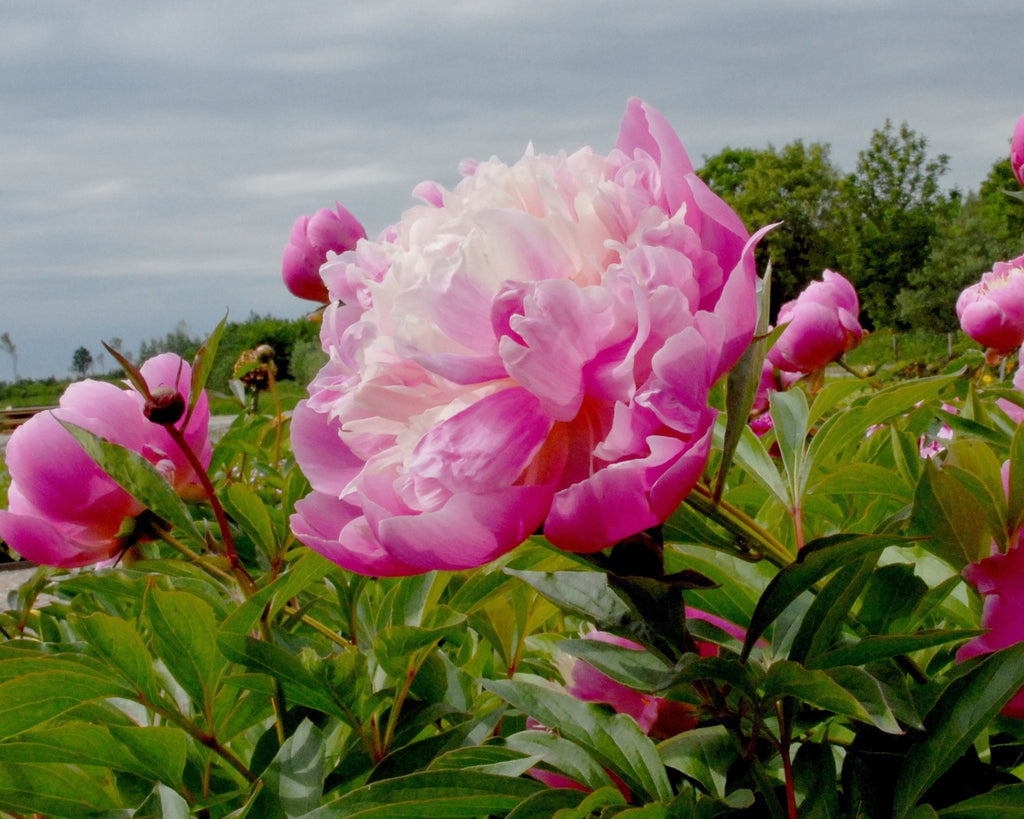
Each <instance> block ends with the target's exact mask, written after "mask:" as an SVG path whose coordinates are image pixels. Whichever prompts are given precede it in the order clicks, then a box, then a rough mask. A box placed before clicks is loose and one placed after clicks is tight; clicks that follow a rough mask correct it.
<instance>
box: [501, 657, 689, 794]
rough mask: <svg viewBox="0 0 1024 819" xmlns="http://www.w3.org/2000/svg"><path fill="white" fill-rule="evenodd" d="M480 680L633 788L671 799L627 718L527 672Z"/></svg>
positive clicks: (654, 758)
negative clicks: (588, 752) (557, 732)
mask: <svg viewBox="0 0 1024 819" xmlns="http://www.w3.org/2000/svg"><path fill="white" fill-rule="evenodd" d="M482 684H483V686H484V688H486V689H487V690H488V691H491V692H492V693H494V694H497V695H498V696H499V697H501V698H502V699H504V700H505V701H506V702H509V703H511V704H512V705H513V706H515V707H516V708H518V709H519V710H521V711H523V712H524V713H526V714H529V715H530V716H532V717H533V718H534V719H536V720H537V721H538V722H540V723H541V724H542V725H545V726H547V727H548V728H551V729H554V730H557V731H559V732H560V733H561V734H562V735H563V736H564V737H566V738H567V739H571V740H572V741H573V742H577V743H579V744H580V745H581V746H583V747H584V748H586V749H587V750H589V751H590V752H591V753H592V754H593V755H594V756H595V757H596V758H597V759H598V761H599V762H601V763H602V764H603V765H606V766H607V767H609V768H611V769H612V770H613V771H615V773H616V774H618V775H619V776H620V777H621V778H622V780H623V781H624V782H625V783H626V784H627V785H629V787H630V789H631V790H633V791H634V792H635V793H637V794H639V795H641V796H645V797H647V798H651V799H657V800H663V801H664V800H668V799H670V798H671V796H672V789H671V786H670V785H669V782H668V777H667V776H666V775H665V768H664V766H663V765H662V763H661V759H660V758H659V757H658V753H657V751H656V750H655V748H654V744H653V743H652V742H651V739H650V738H649V737H648V736H647V735H646V734H644V733H643V731H641V730H640V728H639V726H638V725H637V724H636V722H635V720H633V719H632V718H631V717H627V716H625V715H624V714H609V713H608V712H607V711H606V710H605V709H603V708H600V707H598V706H596V705H593V704H592V703H588V702H582V701H580V700H577V699H576V698H575V697H572V696H570V695H569V694H566V693H565V692H564V691H562V690H561V689H559V688H557V687H556V686H554V685H552V684H551V683H549V682H548V681H547V680H543V679H541V678H539V677H532V676H531V675H526V674H523V675H517V676H516V678H514V679H512V680H484V681H483V682H482Z"/></svg>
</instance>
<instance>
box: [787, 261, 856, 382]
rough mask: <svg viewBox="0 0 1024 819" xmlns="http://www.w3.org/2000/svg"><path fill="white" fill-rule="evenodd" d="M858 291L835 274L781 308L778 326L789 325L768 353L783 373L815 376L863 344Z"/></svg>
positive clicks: (813, 283)
mask: <svg viewBox="0 0 1024 819" xmlns="http://www.w3.org/2000/svg"><path fill="white" fill-rule="evenodd" d="M859 313H860V304H859V302H858V300H857V291H856V290H855V289H854V288H853V285H852V284H850V282H849V281H847V279H846V278H845V277H844V276H841V275H840V274H839V273H835V272H833V271H831V270H826V271H824V273H823V274H822V279H821V281H815V282H811V283H810V284H809V285H808V286H807V287H806V288H804V290H803V291H802V292H801V293H800V295H799V296H797V297H796V299H794V300H793V301H789V302H786V303H785V304H784V305H782V307H781V308H779V317H778V324H788V326H787V327H786V329H785V330H783V331H782V334H781V335H780V336H779V337H778V338H777V339H776V340H775V344H773V345H772V348H771V350H769V351H768V360H769V361H770V362H771V363H772V364H774V365H775V366H776V367H778V368H779V369H780V370H784V371H787V372H797V373H812V372H814V371H815V370H820V369H821V368H822V367H824V366H825V365H826V364H830V363H831V362H833V361H835V360H836V359H837V358H839V357H840V356H841V355H842V354H843V353H845V352H847V351H848V350H852V349H853V348H854V347H856V346H857V345H858V344H860V341H861V338H862V337H863V335H864V331H863V330H862V329H861V326H860V322H859V321H858V318H857V317H858V315H859Z"/></svg>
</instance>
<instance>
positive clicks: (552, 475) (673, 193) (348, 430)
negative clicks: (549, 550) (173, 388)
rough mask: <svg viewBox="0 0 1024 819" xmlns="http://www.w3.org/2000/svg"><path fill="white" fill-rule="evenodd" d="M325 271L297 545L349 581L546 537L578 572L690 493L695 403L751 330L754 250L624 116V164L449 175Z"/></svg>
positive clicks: (679, 163) (699, 436) (659, 146)
mask: <svg viewBox="0 0 1024 819" xmlns="http://www.w3.org/2000/svg"><path fill="white" fill-rule="evenodd" d="M462 169H463V171H464V173H465V174H466V175H465V177H464V178H463V179H462V181H461V182H459V184H458V185H457V186H456V187H455V188H454V189H453V190H444V189H442V188H441V187H440V186H439V185H436V184H434V183H425V184H423V185H420V186H418V187H417V189H416V190H417V193H418V195H419V196H420V197H421V198H422V199H423V200H424V201H425V202H426V204H423V205H419V206H416V207H413V208H411V209H410V210H408V211H407V212H406V213H405V214H404V215H403V216H402V219H401V220H400V221H399V222H398V223H397V224H395V225H393V226H392V227H391V228H389V229H388V230H387V231H385V233H384V234H383V236H382V238H381V240H380V241H378V242H360V243H359V245H358V247H357V248H356V249H355V250H354V251H350V252H347V253H344V254H342V255H341V256H339V257H338V258H337V259H335V260H333V261H331V262H329V263H328V264H326V265H324V267H323V270H322V273H323V279H324V281H325V283H326V284H327V287H328V290H329V296H330V298H331V299H332V300H334V301H335V302H336V303H333V304H331V305H329V306H328V307H327V308H326V310H325V312H324V316H323V324H322V329H321V341H322V343H323V348H324V350H325V351H326V352H327V353H328V354H329V356H330V360H329V362H328V364H327V365H326V366H325V367H324V368H323V369H322V370H321V371H320V373H319V374H318V375H317V376H316V378H315V379H314V381H313V383H312V384H311V385H310V387H309V396H310V397H309V399H308V400H307V401H305V402H302V403H300V405H299V406H298V408H297V409H296V411H295V415H294V419H293V426H292V441H293V445H294V449H295V454H296V457H297V459H298V461H299V463H300V465H301V466H302V469H303V471H304V472H305V474H306V475H307V477H308V478H309V480H310V482H311V484H312V486H313V492H312V494H310V495H309V496H307V497H306V498H304V499H303V500H302V501H300V502H299V503H298V504H297V505H296V514H295V515H294V516H293V517H292V520H291V524H292V530H293V531H294V533H295V534H296V536H297V537H298V538H299V539H300V540H301V541H302V542H303V543H305V544H306V545H308V546H310V547H312V548H313V549H315V550H317V551H319V552H320V553H321V554H323V555H325V556H327V557H328V558H330V559H331V560H334V561H335V562H337V563H339V564H340V565H342V566H344V567H345V568H348V569H350V570H352V571H356V572H360V573H363V574H369V575H402V574H414V573H419V572H425V571H428V570H431V569H461V568H467V567H471V566H477V565H480V564H483V563H486V562H487V561H489V560H491V559H493V558H495V557H497V556H499V555H501V554H503V553H504V552H507V551H508V550H510V549H512V548H514V547H515V546H516V545H517V544H519V543H520V542H521V541H522V540H523V539H524V538H526V537H528V536H529V535H531V534H533V533H534V532H536V531H537V530H538V529H539V528H541V527H543V531H544V534H545V535H546V536H547V537H548V538H549V539H550V540H551V542H552V543H554V544H555V545H557V546H559V547H561V548H564V549H568V550H573V551H581V552H592V551H597V550H599V549H602V548H605V547H607V546H610V545H612V544H614V543H616V542H617V541H619V540H621V539H622V538H624V537H627V536H629V535H632V534H635V533H636V532H639V531H642V530H643V529H645V528H648V527H650V526H654V525H657V524H659V523H661V522H662V521H664V520H665V518H667V517H668V515H669V514H670V513H671V512H672V511H673V510H674V509H675V508H676V506H677V505H678V504H679V503H680V502H681V501H682V499H683V498H684V497H685V496H686V494H687V493H688V492H689V490H690V489H691V488H692V487H693V485H694V483H695V482H696V481H697V479H698V478H699V476H700V474H701V471H702V470H703V468H704V465H705V463H706V460H707V457H708V452H709V449H710V445H711V434H712V427H713V425H714V420H715V417H716V412H715V410H713V409H712V408H710V407H709V406H708V400H707V399H708V391H709V389H710V388H711V386H712V385H713V384H714V382H715V381H716V380H717V379H718V378H719V377H720V376H721V375H722V374H723V373H725V372H726V371H727V370H728V369H729V368H730V367H731V366H732V365H733V364H734V363H735V361H736V360H737V359H738V357H739V356H740V354H741V353H742V352H743V350H744V349H745V348H746V346H747V344H748V343H749V341H750V339H751V337H752V334H753V329H754V326H755V322H756V318H757V299H756V284H757V279H756V273H755V268H754V260H753V247H754V244H755V242H756V239H757V238H759V236H760V234H758V236H755V237H753V238H751V237H750V236H749V235H748V233H747V230H746V228H745V227H744V226H743V224H742V222H741V221H740V219H739V217H738V216H737V215H736V214H735V212H733V211H732V210H731V209H730V208H729V207H728V206H727V205H726V204H725V203H724V202H723V201H722V200H721V199H719V198H718V197H717V196H716V195H715V194H713V193H712V192H711V190H710V189H709V188H708V187H707V186H706V185H704V183H703V182H701V181H700V179H699V178H698V177H697V176H696V174H695V173H694V170H693V166H692V165H691V163H690V160H689V158H688V157H687V155H686V152H685V151H684V149H683V146H682V144H681V143H680V142H679V138H678V137H677V136H676V134H675V133H674V132H673V131H672V129H671V127H670V126H669V125H668V123H667V122H665V120H664V119H663V118H662V117H661V116H660V115H659V114H658V113H657V112H656V111H655V110H654V109H652V108H651V107H649V106H647V105H646V104H644V103H643V102H641V101H640V100H635V99H634V100H631V101H630V103H629V105H628V107H627V110H626V114H625V118H624V119H623V122H622V128H621V131H620V134H619V139H618V142H617V145H616V147H615V149H614V150H613V151H612V152H611V153H610V154H609V155H608V156H600V155H598V154H595V153H593V152H592V151H591V150H590V149H588V148H584V149H582V150H580V151H577V152H576V153H574V154H571V155H568V156H567V155H565V154H559V155H556V156H547V155H535V154H534V153H533V151H532V150H529V151H527V153H526V155H525V156H524V157H523V158H522V159H521V160H519V162H517V163H516V164H514V165H512V166H509V165H505V164H503V163H502V162H500V161H499V160H498V159H491V160H488V161H485V162H479V163H468V162H467V163H463V165H462Z"/></svg>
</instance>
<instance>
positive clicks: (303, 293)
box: [281, 203, 366, 302]
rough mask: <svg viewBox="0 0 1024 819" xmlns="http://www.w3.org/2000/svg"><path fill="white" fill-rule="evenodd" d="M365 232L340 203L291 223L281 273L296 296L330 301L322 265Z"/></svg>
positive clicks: (360, 237)
mask: <svg viewBox="0 0 1024 819" xmlns="http://www.w3.org/2000/svg"><path fill="white" fill-rule="evenodd" d="M365 238H366V231H365V230H363V226H362V225H361V224H360V223H359V221H358V220H357V219H356V218H355V217H354V216H353V215H352V214H351V213H349V212H348V211H347V210H345V208H343V207H342V206H341V205H339V204H337V203H335V209H334V210H328V209H327V208H321V209H320V210H318V211H317V212H316V213H314V214H313V215H312V216H300V217H299V218H298V219H296V220H295V224H294V225H293V226H292V235H291V239H290V240H289V242H288V246H287V247H286V248H285V249H284V258H283V259H282V261H281V276H282V277H283V278H284V283H285V285H286V286H287V288H288V289H289V290H290V291H291V292H292V294H293V295H296V296H298V297H299V298H300V299H309V300H310V301H320V302H326V301H329V297H328V295H327V287H326V286H325V285H324V283H323V280H322V279H321V278H320V266H321V265H322V264H323V263H324V262H325V261H327V259H328V254H329V253H331V252H333V253H341V252H343V251H345V250H351V249H352V248H354V247H355V246H356V243H357V242H358V241H359V240H360V239H365Z"/></svg>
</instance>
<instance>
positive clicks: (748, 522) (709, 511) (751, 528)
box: [686, 484, 796, 567]
mask: <svg viewBox="0 0 1024 819" xmlns="http://www.w3.org/2000/svg"><path fill="white" fill-rule="evenodd" d="M686 502H687V503H688V504H690V506H692V507H693V508H694V509H696V510H697V511H698V512H700V513H701V514H703V515H705V516H706V517H708V518H710V519H711V520H713V521H715V522H716V523H718V524H719V525H721V526H722V527H724V528H725V529H728V530H729V531H730V532H732V533H733V534H734V535H736V536H737V537H738V538H739V539H740V540H741V541H742V543H744V544H755V545H756V546H757V550H758V551H759V552H760V553H761V554H763V555H764V556H765V557H767V558H768V559H769V560H771V561H772V563H774V564H775V565H777V566H780V567H782V566H788V565H789V564H790V563H792V562H793V561H794V560H795V559H796V556H795V555H794V554H793V553H792V552H790V551H789V549H788V548H786V546H785V545H784V544H783V543H782V542H781V541H779V540H778V539H777V538H775V537H773V536H772V535H771V534H769V533H768V532H766V531H765V530H764V529H762V528H761V526H760V525H759V524H758V523H757V522H756V521H755V520H753V519H752V518H751V517H750V516H749V515H747V514H746V513H745V512H744V511H743V510H742V509H739V508H738V507H736V506H733V505H732V504H731V503H729V502H728V501H724V500H720V501H719V502H718V503H715V502H714V499H713V497H712V491H711V490H710V489H709V488H708V487H706V486H704V485H703V484H697V486H695V487H694V488H693V491H692V492H690V494H689V495H687V496H686Z"/></svg>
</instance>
